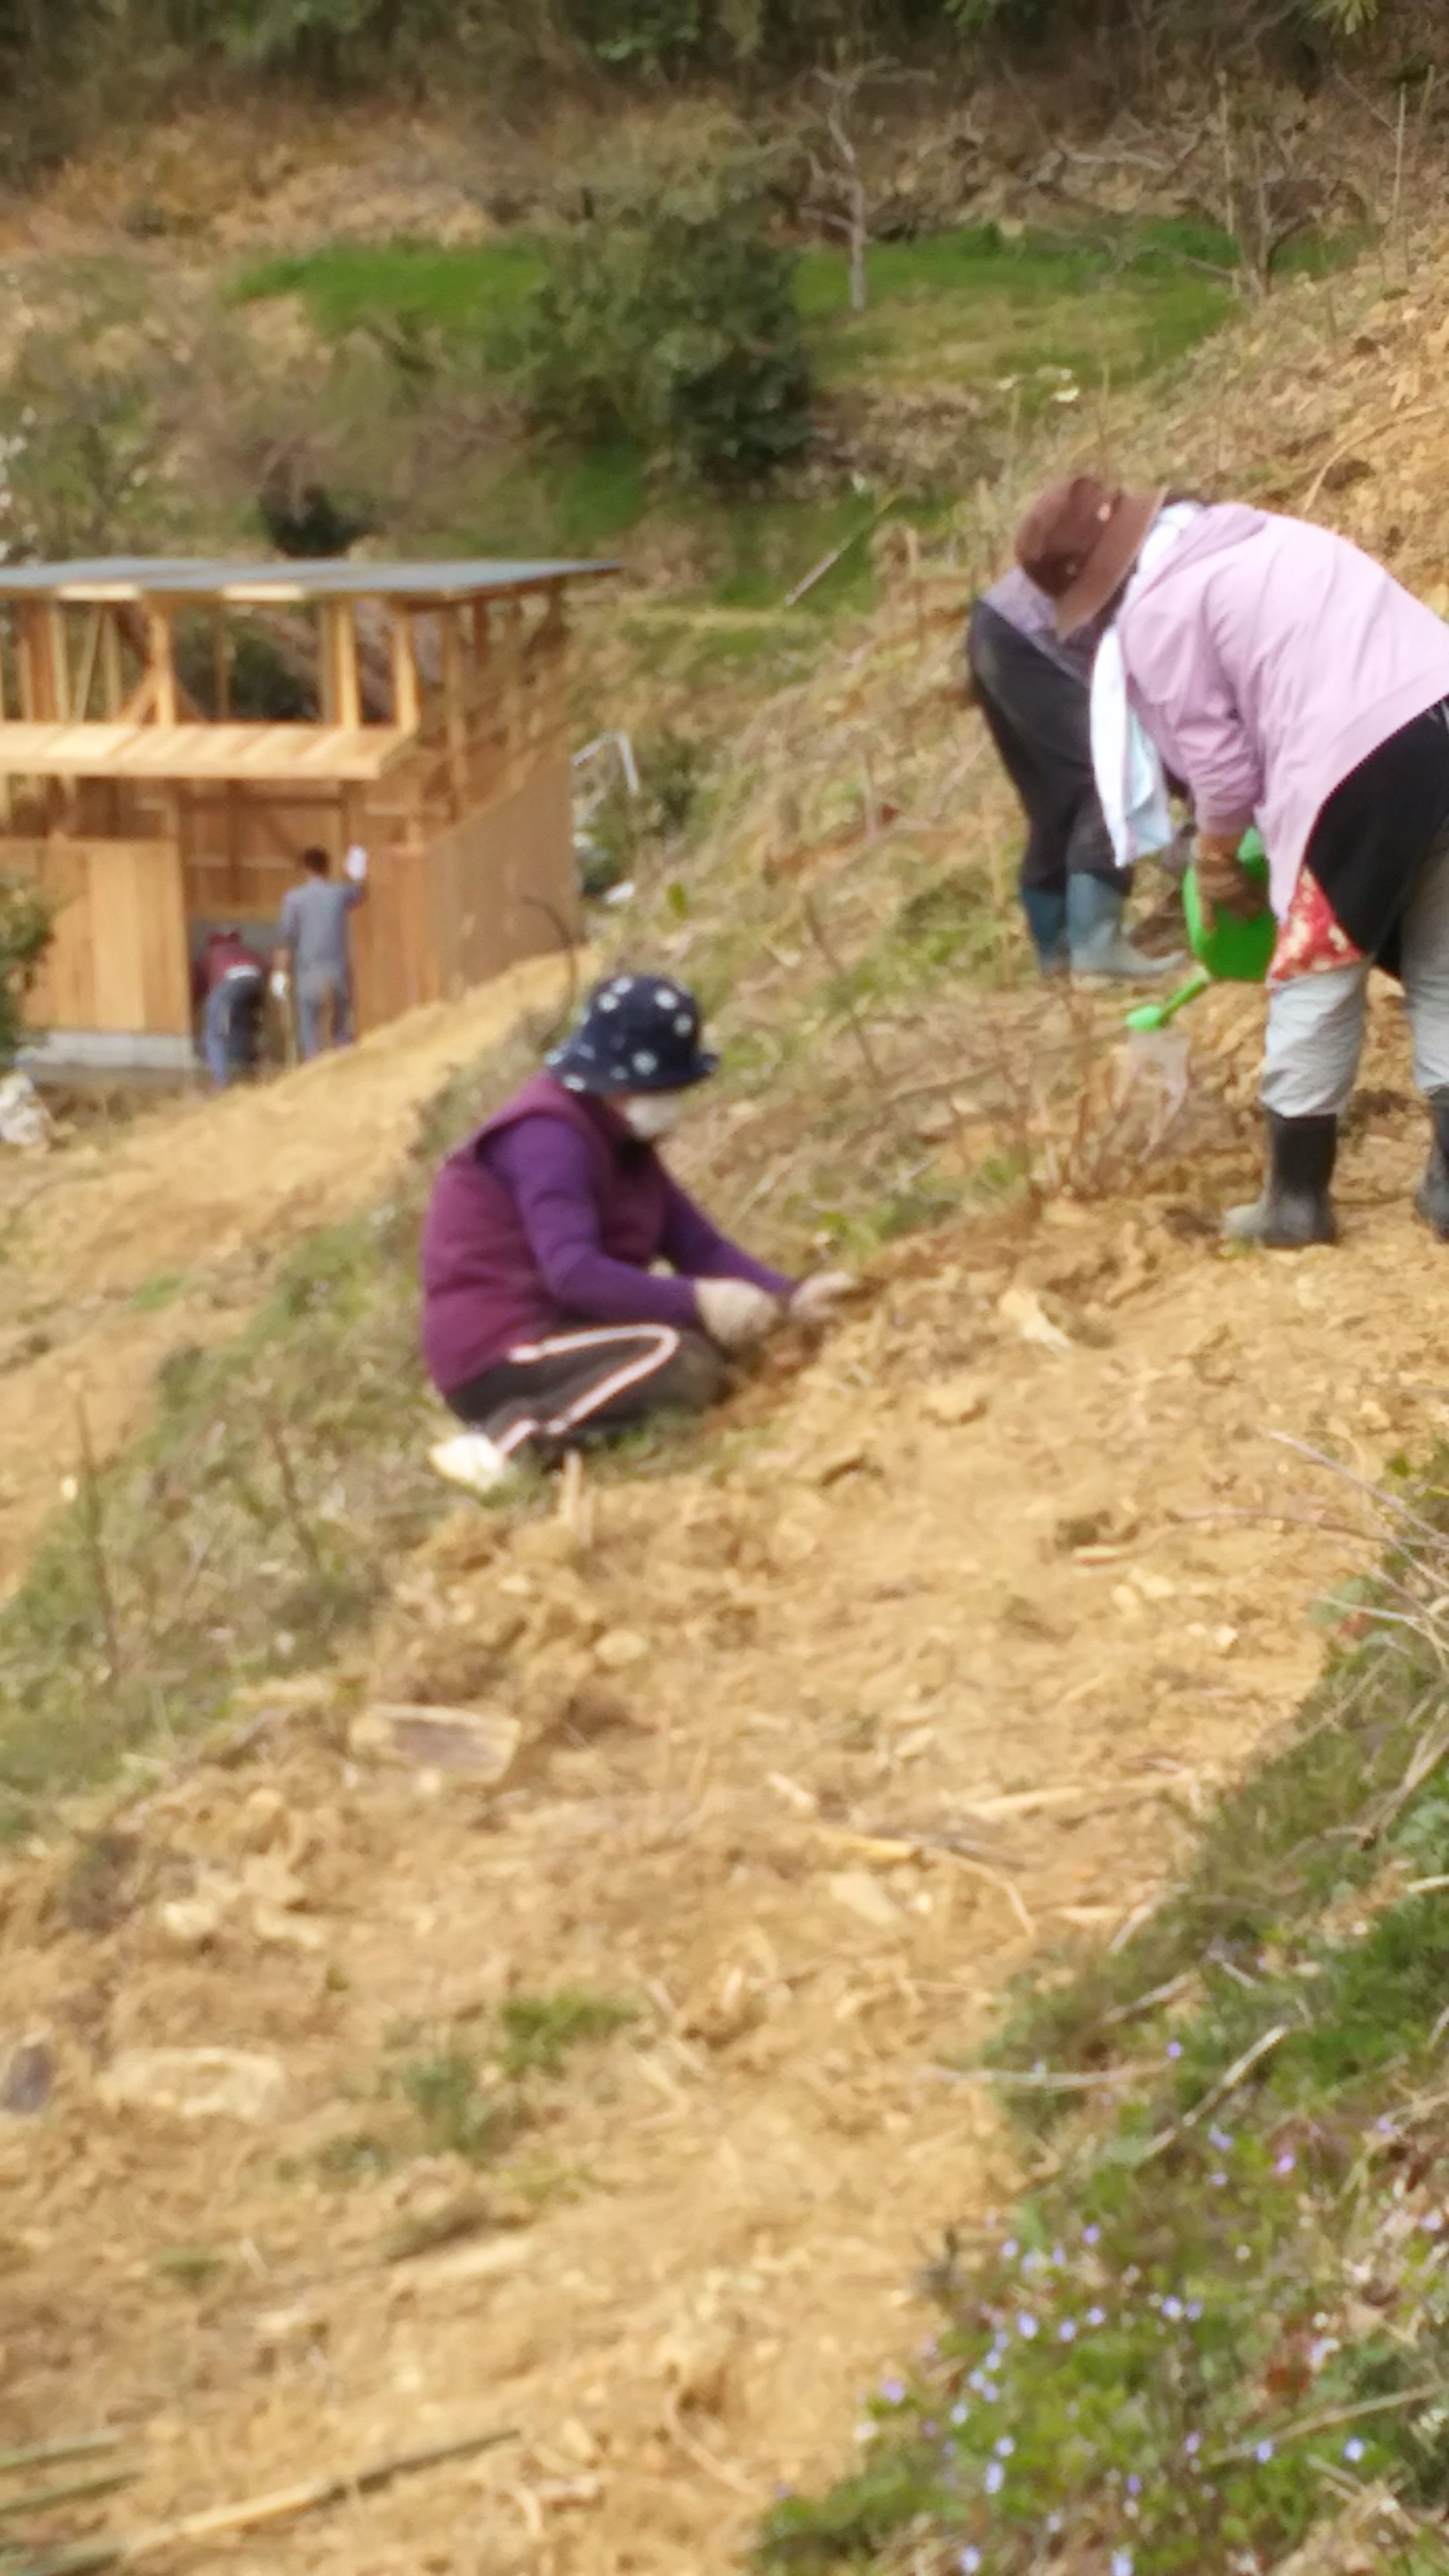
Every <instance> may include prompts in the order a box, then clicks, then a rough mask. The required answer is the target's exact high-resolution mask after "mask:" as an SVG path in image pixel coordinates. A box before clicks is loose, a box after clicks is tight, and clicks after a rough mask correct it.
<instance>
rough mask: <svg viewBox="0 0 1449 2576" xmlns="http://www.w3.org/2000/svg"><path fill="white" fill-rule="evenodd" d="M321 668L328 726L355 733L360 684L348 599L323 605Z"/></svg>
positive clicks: (354, 625) (359, 711) (359, 714)
mask: <svg viewBox="0 0 1449 2576" xmlns="http://www.w3.org/2000/svg"><path fill="white" fill-rule="evenodd" d="M322 668H323V672H324V675H325V687H326V697H327V702H328V703H327V721H328V723H329V724H335V725H340V726H341V727H342V728H343V731H344V732H346V733H355V732H356V731H357V728H358V726H359V725H360V724H361V722H362V683H361V680H360V678H359V676H358V669H357V621H356V617H355V614H354V611H353V605H352V602H351V600H350V599H329V600H327V601H325V602H324V605H323V609H322Z"/></svg>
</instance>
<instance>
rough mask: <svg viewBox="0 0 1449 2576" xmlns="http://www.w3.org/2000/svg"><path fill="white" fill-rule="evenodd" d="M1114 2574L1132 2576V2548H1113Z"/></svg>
mask: <svg viewBox="0 0 1449 2576" xmlns="http://www.w3.org/2000/svg"><path fill="white" fill-rule="evenodd" d="M1112 2576H1132V2552H1131V2550H1130V2549H1114V2550H1113V2552H1112Z"/></svg>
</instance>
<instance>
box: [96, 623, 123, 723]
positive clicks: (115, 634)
mask: <svg viewBox="0 0 1449 2576" xmlns="http://www.w3.org/2000/svg"><path fill="white" fill-rule="evenodd" d="M101 689H102V694H103V696H104V699H105V707H106V713H107V715H108V716H109V717H110V718H111V720H112V722H113V723H114V721H115V719H116V717H117V716H118V715H119V714H120V712H121V701H122V699H123V698H124V697H125V694H126V680H125V674H124V672H123V670H122V667H121V622H120V619H119V618H118V617H117V615H116V612H115V610H114V609H113V608H108V609H107V610H106V612H105V615H104V619H103V622H102V625H101Z"/></svg>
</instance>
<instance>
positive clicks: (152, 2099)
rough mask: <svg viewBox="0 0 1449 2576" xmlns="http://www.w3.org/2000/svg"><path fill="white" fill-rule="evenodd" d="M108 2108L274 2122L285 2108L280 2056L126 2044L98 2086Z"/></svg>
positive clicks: (284, 2078)
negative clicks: (127, 2046) (126, 2046)
mask: <svg viewBox="0 0 1449 2576" xmlns="http://www.w3.org/2000/svg"><path fill="white" fill-rule="evenodd" d="M96 2093H97V2096H98V2098H99V2099H100V2100H101V2101H102V2102H104V2103H105V2105H106V2107H107V2109H109V2110H122V2109H124V2110H148V2111H171V2112H174V2113H175V2114H176V2116H177V2118H178V2119H182V2120H213V2119H231V2120H258V2121H259V2120H276V2119H280V2117H281V2115H282V2113H283V2112H284V2111H285V2109H286V2107H287V2071H286V2068H285V2067H284V2066H283V2064H282V2062H281V2060H280V2058H277V2057H267V2056H264V2055H263V2054H262V2053H261V2052H260V2051H254V2050H251V2049H242V2048H127V2049H123V2050H122V2052H121V2054H120V2056H119V2057H117V2058H115V2059H114V2060H113V2062H112V2063H111V2065H110V2066H108V2067H107V2069H106V2072H105V2073H104V2075H102V2076H101V2077H100V2078H99V2080H98V2082H97V2085H96Z"/></svg>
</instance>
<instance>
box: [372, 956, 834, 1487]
mask: <svg viewBox="0 0 1449 2576" xmlns="http://www.w3.org/2000/svg"><path fill="white" fill-rule="evenodd" d="M717 1062H718V1058H717V1057H715V1056H713V1055H710V1054H708V1053H707V1052H706V1051H705V1049H704V1048H703V1047H702V1046H701V1044H700V1014H699V1006H698V1004H697V1003H696V1001H695V999H694V996H693V995H692V994H691V993H689V992H687V991H686V990H685V989H684V987H683V986H682V985H680V984H677V983H676V982H675V981H674V980H673V978H672V977H671V976H669V975H664V974H661V975H651V974H641V975H616V976H612V977H610V978H608V979H607V980H606V981H605V982H604V983H602V984H599V985H598V986H596V987H595V990H594V991H593V993H592V994H591V995H590V996H589V999H588V1002H587V1005H586V1007H585V1010H584V1013H583V1017H582V1019H581V1020H580V1023H579V1025H578V1027H577V1029H576V1030H575V1031H574V1033H573V1035H572V1037H570V1038H569V1039H568V1040H567V1041H566V1043H565V1044H564V1045H563V1046H561V1047H558V1048H556V1049H555V1050H554V1052H553V1054H552V1055H550V1056H549V1058H548V1059H547V1066H546V1069H545V1070H544V1071H543V1072H542V1073H539V1074H536V1075H535V1076H534V1078H533V1079H532V1081H530V1082H526V1083H525V1084H524V1086H523V1088H522V1090H521V1091H518V1092H516V1093H515V1094H514V1096H513V1098H512V1099H511V1100H509V1101H508V1102H506V1103H505V1105H504V1107H503V1108H502V1109H500V1110H498V1111H497V1112H496V1114H495V1115H494V1116H493V1117H492V1118H490V1119H488V1120H487V1122H486V1123H485V1124H484V1125H483V1126H482V1127H480V1128H479V1129H478V1130H477V1132H476V1134H475V1135H473V1136H470V1137H469V1139H468V1141H467V1143H466V1144H465V1145H464V1146H462V1147H461V1148H460V1150H459V1151H458V1152H457V1153H455V1154H452V1155H450V1156H449V1158H448V1160H447V1162H446V1163H445V1164H444V1165H443V1168H442V1170H441V1172H440V1173H439V1174H438V1178H437V1180H436V1182H435V1184H434V1188H433V1195H432V1199H431V1202H430V1205H429V1208H428V1213H427V1217H426V1220H425V1223H424V1227H423V1243H422V1284H423V1308H422V1343H423V1356H424V1359H425V1361H426V1363H427V1368H428V1373H429V1375H430V1377H431V1378H432V1381H433V1384H434V1386H435V1387H436V1388H437V1389H438V1392H439V1394H440V1395H441V1396H442V1397H443V1398H444V1400H445V1402H446V1403H447V1404H448V1406H449V1407H450V1409H451V1410H452V1412H453V1413H454V1414H456V1415H457V1417H458V1419H459V1421H460V1422H461V1423H463V1424H464V1425H465V1426H466V1428H465V1429H464V1430H463V1431H461V1432H459V1433H455V1434H454V1435H453V1436H452V1437H451V1438H449V1439H446V1440H443V1441H440V1442H439V1443H438V1445H437V1447H436V1448H435V1449H434V1450H433V1453H432V1460H433V1464H434V1466H435V1467H436V1468H437V1470H438V1472H439V1473H440V1474H441V1475H444V1476H447V1477H449V1478H450V1479H451V1480H452V1481H453V1482H454V1483H456V1484H461V1485H465V1486H467V1487H468V1488H469V1489H470V1491H472V1492H475V1493H487V1492H489V1491H491V1490H493V1489H494V1488H495V1487H496V1486H498V1485H500V1484H502V1483H503V1482H504V1481H505V1480H506V1479H507V1478H508V1477H509V1476H511V1475H512V1474H513V1473H514V1472H515V1471H516V1470H517V1469H518V1468H519V1466H521V1465H522V1464H523V1463H524V1462H525V1461H532V1462H533V1463H535V1464H538V1465H544V1466H548V1465H552V1464H555V1463H556V1462H557V1461H558V1460H559V1459H560V1458H562V1457H563V1456H564V1454H565V1453H566V1452H567V1451H568V1450H569V1449H570V1448H574V1447H577V1446H578V1445H579V1443H580V1441H581V1440H583V1439H585V1438H587V1437H591V1436H593V1435H595V1434H597V1433H599V1432H605V1431H615V1430H619V1429H622V1428H623V1427H625V1426H626V1425H628V1424H630V1423H634V1422H638V1421H640V1420H641V1419H642V1418H643V1417H644V1416H645V1415H647V1414H650V1413H654V1412H658V1411H660V1410H662V1409H665V1408H669V1407H675V1408H680V1407H682V1408H686V1409H690V1410H693V1409H701V1410H702V1409H703V1408H704V1407H705V1406H706V1405H708V1404H710V1403H712V1402H713V1401H714V1400H715V1398H716V1397H718V1396H719V1395H721V1394H722V1393H723V1391H724V1389H725V1386H726V1384H727V1382H728V1365H727V1362H728V1358H729V1356H730V1355H733V1354H734V1353H737V1352H741V1351H745V1350H748V1349H750V1348H751V1347H752V1346H753V1345H754V1344H756V1343H758V1342H760V1341H762V1340H763V1339H764V1338H765V1337H766V1335H767V1334H769V1333H770V1332H771V1331H773V1330H774V1328H775V1327H776V1326H777V1325H778V1324H779V1323H781V1322H782V1321H783V1320H784V1318H785V1317H786V1316H787V1315H793V1316H795V1317H797V1318H799V1319H801V1320H802V1321H805V1322H807V1323H808V1322H823V1321H824V1320H825V1319H826V1318H827V1317H828V1315H829V1314H830V1312H831V1311H832V1309H833V1307H834V1306H835V1304H836V1302H837V1301H838V1299H839V1298H840V1296H841V1295H842V1294H843V1292H844V1290H845V1289H846V1287H847V1286H848V1285H849V1283H848V1281H847V1280H845V1279H844V1278H843V1277H842V1276H841V1275H840V1274H839V1273H833V1272H828V1273H823V1274H820V1275H819V1276H816V1277H814V1278H811V1279H807V1280H805V1281H804V1282H803V1283H802V1284H799V1285H796V1284H795V1283H793V1282H792V1281H790V1280H789V1279H786V1278H784V1277H782V1275H781V1274H780V1272H779V1271H777V1270H771V1269H769V1268H767V1267H766V1265H765V1264H764V1263H763V1262H760V1261H756V1260H754V1259H753V1258H752V1257H751V1255H750V1254H749V1253H747V1252H744V1251H742V1250H741V1248H740V1246H739V1245H738V1244H736V1243H731V1242H730V1240H729V1238H728V1237H727V1236H726V1235H723V1234H721V1233H720V1231H719V1229H718V1227H717V1226H716V1225H714V1224H713V1223H712V1221H711V1219H710V1218H709V1217H707V1216H706V1215H705V1213H704V1211H703V1209H701V1208H699V1207H697V1206H696V1205H695V1203H694V1201H693V1200H692V1199H691V1198H689V1197H688V1196H687V1194H686V1193H685V1191H683V1190H682V1189H681V1188H680V1186H679V1184H678V1182H677V1181H675V1180H673V1179H672V1178H671V1177H670V1174H669V1173H668V1172H667V1170H666V1169H665V1166H664V1164H663V1162H662V1161H661V1160H660V1157H659V1154H658V1151H657V1146H658V1144H659V1141H660V1140H661V1139H662V1138H663V1137H664V1136H665V1135H667V1134H668V1132H669V1130H670V1129H671V1128H672V1127H673V1125H674V1124H675V1122H676V1119H677V1118H678V1115H679V1112H680V1110H681V1108H682V1106H683V1104H684V1101H685V1099H686V1098H687V1096H688V1094H689V1092H690V1091H692V1090H693V1089H695V1088H696V1087H697V1086H698V1085H699V1084H700V1083H702V1082H706V1081H708V1079H709V1077H710V1075H711V1074H712V1073H713V1072H714V1071H715V1068H716V1065H717ZM659 1262H665V1263H667V1264H668V1266H669V1275H668V1276H665V1277H661V1276H659V1275H657V1273H656V1270H655V1266H654V1265H655V1264H656V1263H659Z"/></svg>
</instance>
